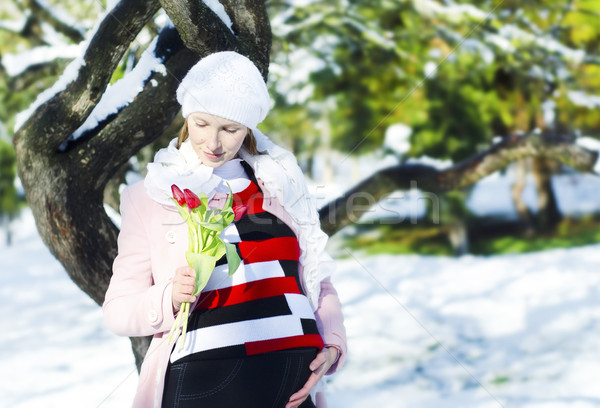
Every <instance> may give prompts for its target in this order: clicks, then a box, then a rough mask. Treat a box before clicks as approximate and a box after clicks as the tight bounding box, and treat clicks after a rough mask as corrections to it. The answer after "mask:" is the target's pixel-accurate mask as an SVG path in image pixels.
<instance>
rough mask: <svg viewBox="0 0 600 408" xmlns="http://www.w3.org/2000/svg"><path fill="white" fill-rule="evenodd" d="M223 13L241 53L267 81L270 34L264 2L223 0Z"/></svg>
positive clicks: (256, 0)
mask: <svg viewBox="0 0 600 408" xmlns="http://www.w3.org/2000/svg"><path fill="white" fill-rule="evenodd" d="M221 3H223V6H224V7H225V11H226V12H227V14H228V15H229V17H230V18H231V21H232V23H233V31H234V32H235V33H236V35H237V37H238V40H239V42H240V43H241V44H243V48H244V49H241V50H240V51H241V53H242V54H244V55H246V56H248V57H249V58H251V59H252V61H253V62H254V64H256V66H257V67H258V69H259V71H260V72H261V73H262V75H263V78H264V79H265V82H266V79H267V74H268V73H269V62H270V54H271V43H272V36H273V35H272V32H271V23H270V21H269V15H268V14H267V9H266V7H265V2H264V1H261V0H223V1H221Z"/></svg>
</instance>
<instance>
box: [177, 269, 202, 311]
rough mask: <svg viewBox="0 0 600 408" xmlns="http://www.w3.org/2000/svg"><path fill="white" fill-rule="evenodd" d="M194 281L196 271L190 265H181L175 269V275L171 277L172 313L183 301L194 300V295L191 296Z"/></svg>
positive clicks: (191, 301)
mask: <svg viewBox="0 0 600 408" xmlns="http://www.w3.org/2000/svg"><path fill="white" fill-rule="evenodd" d="M195 281H196V271H195V270H194V268H192V267H191V266H189V265H186V266H181V267H179V268H177V270H175V276H174V277H173V294H172V297H171V298H172V302H171V303H172V304H173V313H177V312H178V311H179V309H180V308H181V304H182V303H183V302H190V303H193V302H195V301H196V296H192V293H193V292H194V282H195Z"/></svg>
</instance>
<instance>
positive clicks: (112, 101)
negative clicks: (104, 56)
mask: <svg viewBox="0 0 600 408" xmlns="http://www.w3.org/2000/svg"><path fill="white" fill-rule="evenodd" d="M156 43H157V38H155V39H154V41H152V43H151V44H150V45H149V46H148V49H147V50H146V51H144V52H143V53H142V57H141V58H140V61H139V62H138V63H137V64H136V66H135V68H134V69H133V70H131V71H129V72H127V73H126V74H125V76H123V78H121V79H119V80H118V81H117V82H115V83H114V84H112V85H110V84H109V85H108V87H107V88H106V91H105V92H104V94H103V95H102V98H101V99H100V101H99V102H98V104H97V105H96V106H95V107H94V109H93V110H92V113H90V115H89V116H88V118H87V119H86V121H85V122H84V123H83V124H82V125H81V126H80V127H79V128H78V129H77V130H76V131H75V132H73V136H72V139H77V138H78V137H79V136H81V135H82V134H83V133H84V132H85V131H87V130H89V129H93V128H95V127H96V126H97V125H98V123H100V122H101V121H102V120H104V119H105V118H107V117H108V116H109V115H111V114H113V113H117V112H118V111H119V109H121V108H122V107H124V106H126V105H128V104H129V103H131V102H132V101H133V100H134V99H135V97H136V96H137V95H138V94H139V93H140V92H142V91H143V90H144V84H145V82H146V80H147V79H148V78H149V77H150V75H151V74H152V73H153V72H159V73H162V74H163V75H166V68H165V66H164V65H163V64H162V60H161V59H160V58H158V57H156V55H155V54H154V48H155V47H156ZM154 86H155V85H154Z"/></svg>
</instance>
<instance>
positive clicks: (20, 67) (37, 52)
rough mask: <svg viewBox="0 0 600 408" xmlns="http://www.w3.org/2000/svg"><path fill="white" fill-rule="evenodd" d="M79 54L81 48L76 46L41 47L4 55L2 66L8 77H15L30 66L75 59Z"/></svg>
mask: <svg viewBox="0 0 600 408" xmlns="http://www.w3.org/2000/svg"><path fill="white" fill-rule="evenodd" d="M80 53H81V48H80V47H79V46H78V45H62V46H41V47H35V48H32V49H29V50H27V51H23V52H21V53H19V54H9V53H7V54H4V55H3V57H2V65H4V69H5V70H6V73H7V74H8V75H9V76H12V77H15V76H17V75H20V74H21V73H23V72H24V71H25V70H26V69H27V68H29V67H30V66H32V65H36V64H43V63H47V62H50V61H53V60H55V59H57V58H65V59H72V58H77V57H78V56H79V55H80Z"/></svg>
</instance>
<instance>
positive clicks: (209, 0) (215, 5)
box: [203, 0, 234, 34]
mask: <svg viewBox="0 0 600 408" xmlns="http://www.w3.org/2000/svg"><path fill="white" fill-rule="evenodd" d="M203 2H204V4H206V6H207V7H208V8H209V9H211V10H212V11H213V13H215V14H216V15H217V17H219V19H221V22H222V23H223V24H224V25H225V27H227V28H229V31H231V34H234V32H233V28H232V25H233V23H232V22H231V18H229V15H228V14H227V12H226V11H225V7H223V5H222V4H221V3H219V0H203Z"/></svg>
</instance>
